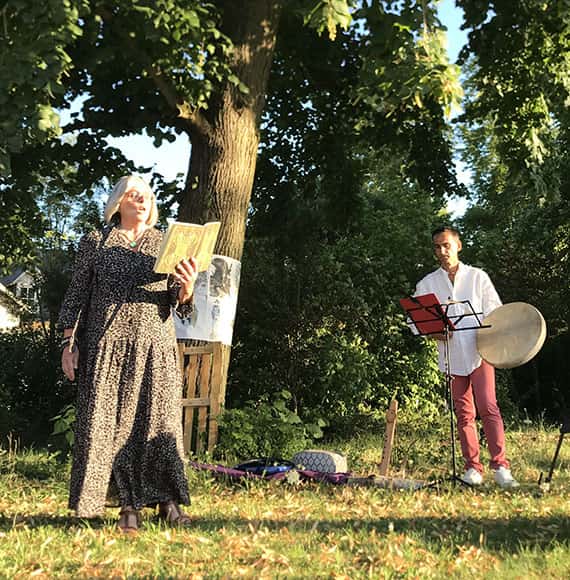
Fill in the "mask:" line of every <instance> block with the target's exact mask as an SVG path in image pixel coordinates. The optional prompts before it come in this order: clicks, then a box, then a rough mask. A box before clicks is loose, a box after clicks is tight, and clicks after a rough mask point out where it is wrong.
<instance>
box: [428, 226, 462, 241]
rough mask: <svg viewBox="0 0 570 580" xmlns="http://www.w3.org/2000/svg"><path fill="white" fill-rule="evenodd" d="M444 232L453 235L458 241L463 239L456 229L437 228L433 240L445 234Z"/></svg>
mask: <svg viewBox="0 0 570 580" xmlns="http://www.w3.org/2000/svg"><path fill="white" fill-rule="evenodd" d="M444 232H449V233H450V234H453V235H454V236H455V237H456V238H457V239H459V238H460V237H461V234H460V233H459V230H457V229H455V228H454V227H452V226H439V227H438V228H435V230H433V232H432V233H431V239H432V240H433V239H434V238H435V236H438V235H439V234H443V233H444Z"/></svg>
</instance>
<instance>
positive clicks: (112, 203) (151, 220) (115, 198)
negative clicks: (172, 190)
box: [103, 175, 158, 227]
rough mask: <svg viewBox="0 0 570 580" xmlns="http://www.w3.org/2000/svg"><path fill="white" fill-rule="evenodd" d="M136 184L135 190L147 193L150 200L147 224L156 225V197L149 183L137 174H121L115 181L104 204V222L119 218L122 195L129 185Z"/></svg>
mask: <svg viewBox="0 0 570 580" xmlns="http://www.w3.org/2000/svg"><path fill="white" fill-rule="evenodd" d="M133 185H134V186H136V188H137V190H138V191H139V192H141V193H144V194H148V195H149V197H150V201H151V207H150V212H149V214H148V219H147V220H146V223H147V224H148V225H149V226H151V227H152V226H154V225H156V222H157V221H158V208H157V207H156V197H155V196H154V193H153V191H152V189H151V187H150V185H149V184H148V183H147V182H146V181H145V180H144V179H143V178H142V177H139V176H138V175H123V177H121V179H119V181H117V183H115V187H113V191H112V192H111V195H110V196H109V199H108V200H107V203H106V204H105V210H104V212H103V215H104V216H105V222H106V223H108V224H110V223H111V222H112V221H114V220H116V219H117V218H119V219H120V217H121V213H120V211H119V206H120V205H121V202H122V201H123V197H124V196H125V193H126V192H127V191H128V190H129V189H130V187H131V186H133Z"/></svg>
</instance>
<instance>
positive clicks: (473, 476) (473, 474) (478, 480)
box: [461, 467, 483, 485]
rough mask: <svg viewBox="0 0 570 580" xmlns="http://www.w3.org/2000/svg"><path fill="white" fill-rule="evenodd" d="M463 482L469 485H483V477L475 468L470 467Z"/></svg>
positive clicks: (462, 477)
mask: <svg viewBox="0 0 570 580" xmlns="http://www.w3.org/2000/svg"><path fill="white" fill-rule="evenodd" d="M461 481H464V482H465V483H468V484H469V485H481V484H482V483H483V476H482V475H481V474H480V473H479V472H478V471H477V470H476V469H475V468H474V467H470V468H469V469H468V470H467V471H466V472H465V473H464V474H463V475H462V476H461Z"/></svg>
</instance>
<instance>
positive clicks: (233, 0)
mask: <svg viewBox="0 0 570 580" xmlns="http://www.w3.org/2000/svg"><path fill="white" fill-rule="evenodd" d="M220 4H222V7H223V10H224V15H223V19H224V21H223V26H222V29H223V32H224V33H225V34H226V35H227V36H229V37H230V38H231V39H232V42H233V44H234V53H233V59H232V68H233V70H234V74H235V75H236V76H237V77H238V78H239V79H240V81H241V82H243V83H244V84H245V85H246V86H247V87H248V89H249V92H248V93H247V94H244V93H243V92H242V91H240V90H239V88H238V87H236V86H235V85H232V84H230V83H228V84H227V85H226V87H225V88H224V90H223V91H222V92H221V94H217V95H216V98H215V99H212V102H211V103H209V107H208V110H207V111H205V112H202V113H200V114H198V115H195V116H194V117H193V119H192V120H191V124H190V131H189V132H190V141H191V143H192V153H191V157H190V170H189V172H188V177H187V179H186V185H185V189H184V196H183V199H182V203H181V205H180V212H179V215H180V219H181V220H183V221H192V222H197V223H202V222H206V221H212V220H220V221H221V222H222V225H221V228H220V233H219V237H218V241H217V243H216V248H215V251H216V253H218V254H221V255H223V256H229V257H230V258H234V259H236V260H240V261H241V256H242V253H243V244H244V241H245V228H246V221H247V212H248V208H249V201H250V198H251V193H252V189H253V180H254V176H255V164H256V161H257V147H258V145H259V122H260V119H261V113H262V111H263V106H264V104H265V93H266V90H267V81H268V79H269V72H270V70H271V64H272V61H273V51H274V48H275V41H276V34H277V27H278V23H279V18H280V15H281V0H224V1H223V2H220ZM200 342H201V341H191V344H199V343H200ZM230 351H231V347H229V346H225V345H222V353H223V359H222V367H223V368H222V377H223V378H222V380H223V383H224V385H222V389H223V392H225V382H226V380H227V375H228V367H229V364H230Z"/></svg>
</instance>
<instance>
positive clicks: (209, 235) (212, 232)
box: [194, 222, 221, 272]
mask: <svg viewBox="0 0 570 580" xmlns="http://www.w3.org/2000/svg"><path fill="white" fill-rule="evenodd" d="M220 225H221V224H220V222H208V223H207V224H204V228H203V230H202V234H203V235H202V240H201V241H200V246H199V248H198V249H197V250H196V253H195V254H194V257H195V258H196V261H197V262H198V272H203V271H204V270H207V269H208V266H209V265H210V262H211V261H212V254H213V253H214V246H215V245H216V240H217V239H218V232H219V231H220Z"/></svg>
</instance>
